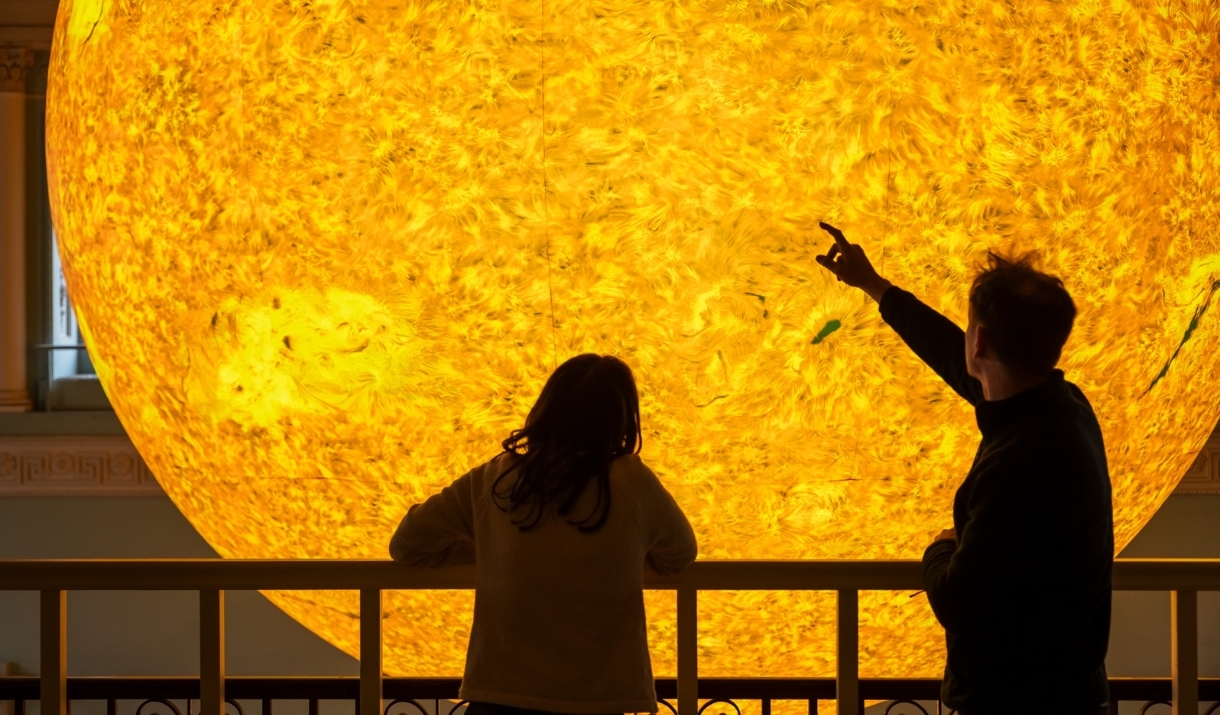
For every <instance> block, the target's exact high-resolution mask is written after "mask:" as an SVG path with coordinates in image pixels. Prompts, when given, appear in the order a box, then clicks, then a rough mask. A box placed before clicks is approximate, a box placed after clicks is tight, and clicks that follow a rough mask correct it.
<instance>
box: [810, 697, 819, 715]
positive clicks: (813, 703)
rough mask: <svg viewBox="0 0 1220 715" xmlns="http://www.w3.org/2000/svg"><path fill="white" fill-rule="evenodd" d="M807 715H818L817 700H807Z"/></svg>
mask: <svg viewBox="0 0 1220 715" xmlns="http://www.w3.org/2000/svg"><path fill="white" fill-rule="evenodd" d="M809 715H818V699H817V698H810V699H809Z"/></svg>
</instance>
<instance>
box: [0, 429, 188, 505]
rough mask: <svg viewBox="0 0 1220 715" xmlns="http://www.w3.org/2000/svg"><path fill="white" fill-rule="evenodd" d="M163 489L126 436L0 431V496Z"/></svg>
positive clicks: (138, 493)
mask: <svg viewBox="0 0 1220 715" xmlns="http://www.w3.org/2000/svg"><path fill="white" fill-rule="evenodd" d="M163 495H164V492H162V491H161V487H160V486H159V485H158V484H157V480H156V479H155V478H154V477H153V475H152V472H151V471H149V469H148V466H147V465H145V464H144V460H143V459H140V454H139V453H138V452H136V448H135V447H134V446H133V445H132V444H131V441H130V440H129V439H127V438H126V437H124V436H113V437H109V436H108V437H71V436H63V437H60V436H54V437H49V436H48V437H43V436H39V437H4V436H0V497H11V496H163Z"/></svg>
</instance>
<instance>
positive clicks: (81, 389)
mask: <svg viewBox="0 0 1220 715" xmlns="http://www.w3.org/2000/svg"><path fill="white" fill-rule="evenodd" d="M50 244H51V245H50V261H49V265H50V268H51V275H50V280H49V281H48V282H47V286H48V288H49V289H50V295H48V296H47V299H48V305H49V307H50V311H49V312H50V319H51V320H50V322H51V325H50V334H49V336H48V337H49V338H50V340H49V341H48V342H47V344H45V345H42V346H41V347H42V349H43V350H44V351H46V353H45V354H46V370H47V378H48V380H47V381H48V382H49V383H50V389H49V390H47V392H46V395H47V398H46V403H45V406H46V409H48V410H108V409H110V401H109V400H108V399H106V393H105V392H104V391H103V390H102V386H101V383H100V382H98V379H97V372H96V371H95V370H94V369H93V362H92V361H91V360H90V359H89V352H88V351H87V350H86V349H85V344H84V340H83V339H82V338H81V334H80V326H79V325H78V324H77V322H76V311H75V310H74V309H73V307H72V301H71V299H70V298H69V296H68V284H67V282H66V281H65V280H64V268H63V264H62V263H60V260H59V246H58V245H57V243H56V240H55V232H54V230H52V231H51V241H50Z"/></svg>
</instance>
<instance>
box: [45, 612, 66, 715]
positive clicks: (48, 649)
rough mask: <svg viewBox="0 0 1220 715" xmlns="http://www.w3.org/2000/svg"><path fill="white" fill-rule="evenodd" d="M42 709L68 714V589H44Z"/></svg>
mask: <svg viewBox="0 0 1220 715" xmlns="http://www.w3.org/2000/svg"><path fill="white" fill-rule="evenodd" d="M41 611H42V612H41V621H42V622H41V626H42V639H41V640H42V643H41V647H42V652H41V653H40V658H39V659H40V660H41V661H42V663H41V665H42V675H41V678H40V679H41V683H42V685H41V687H42V690H41V692H40V693H39V695H40V699H41V701H42V707H41V710H40V712H41V713H43V715H68V592H67V591H43V592H42V609H41Z"/></svg>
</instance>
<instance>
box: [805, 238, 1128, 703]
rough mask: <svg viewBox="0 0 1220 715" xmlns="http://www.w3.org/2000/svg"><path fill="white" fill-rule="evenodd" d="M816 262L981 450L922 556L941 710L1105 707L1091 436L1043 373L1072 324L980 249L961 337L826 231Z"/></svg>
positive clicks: (1097, 485) (1104, 616) (1077, 405)
mask: <svg viewBox="0 0 1220 715" xmlns="http://www.w3.org/2000/svg"><path fill="white" fill-rule="evenodd" d="M821 226H822V228H823V229H824V230H825V231H827V232H828V233H830V234H831V236H833V237H834V240H835V243H834V245H833V246H831V248H830V250H829V251H828V252H827V254H826V255H825V256H818V258H817V261H818V263H819V264H820V265H822V266H823V267H824V268H826V269H827V270H829V271H830V272H831V273H833V274H834V275H835V276H836V277H837V278H838V279H839V280H840V281H842V282H844V283H846V284H847V285H849V286H852V287H855V288H859V289H860V290H863V291H864V292H865V293H867V294H868V295H869V296H870V297H872V298H873V300H875V301H877V303H878V306H879V308H880V311H881V317H882V318H883V319H884V320H885V322H886V323H888V324H889V325H890V326H891V327H892V328H893V329H894V330H895V332H897V333H898V335H899V337H901V338H902V340H903V342H905V343H906V344H907V346H908V347H910V348H911V350H912V351H914V353H915V354H916V355H917V356H918V357H919V358H920V359H921V360H923V361H924V362H925V363H926V364H927V365H928V366H929V367H931V368H932V369H933V370H934V371H935V372H936V374H937V375H939V376H940V377H941V378H942V379H943V380H944V381H945V382H946V383H947V384H948V385H949V386H950V387H952V388H953V389H954V391H956V392H957V393H958V394H959V395H961V396H962V398H963V399H965V400H966V401H967V402H969V403H970V404H971V405H973V406H974V408H975V416H976V419H977V422H978V426H979V431H980V432H981V434H982V439H981V441H980V443H979V448H978V453H977V454H976V456H975V460H974V465H973V466H972V467H971V469H970V471H969V473H968V474H967V475H966V477H965V480H964V481H963V482H962V485H961V487H960V488H959V489H958V491H957V494H956V496H955V498H954V505H953V529H948V530H945V531H943V532H941V533H940V535H938V536H937V537H936V539H935V540H934V541H933V543H932V544H930V545H929V546H928V548H927V549H926V550H925V551H924V556H923V564H924V584H925V588H926V589H927V593H928V600H929V602H930V603H931V605H932V610H933V611H934V612H935V614H936V617H937V619H938V620H939V621H940V623H941V625H942V626H944V628H945V641H946V645H947V650H948V661H947V663H946V666H945V679H944V683H943V685H942V688H941V699H942V700H943V701H944V703H945V704H946V705H947V706H948V707H950V708H953V709H956V710H958V711H959V712H960V713H962V715H1009V714H1011V715H1017V714H1019V713H1028V712H1039V713H1051V714H1054V715H1086V714H1087V715H1101V714H1103V713H1107V712H1108V711H1109V688H1108V684H1107V680H1106V670H1105V656H1106V649H1107V645H1108V642H1109V632H1110V570H1111V564H1112V561H1113V558H1114V527H1113V518H1112V507H1111V500H1110V479H1109V471H1108V468H1107V466H1106V455H1105V447H1104V444H1103V442H1102V435H1101V429H1100V427H1099V426H1098V424H1097V419H1096V417H1095V416H1094V414H1093V409H1092V407H1091V406H1090V405H1089V402H1088V400H1087V399H1086V398H1085V396H1084V394H1083V393H1082V392H1081V391H1080V389H1079V388H1077V387H1076V386H1075V385H1074V384H1072V383H1071V382H1068V381H1067V380H1065V379H1064V375H1063V372H1062V371H1061V370H1057V369H1055V365H1056V364H1057V363H1058V361H1059V356H1060V353H1061V351H1062V348H1063V345H1064V343H1065V342H1066V341H1067V338H1068V335H1069V334H1070V333H1071V330H1072V323H1073V321H1074V319H1075V316H1076V308H1075V305H1074V304H1073V302H1072V299H1071V296H1069V295H1068V293H1067V291H1066V290H1065V289H1064V287H1063V283H1062V281H1060V280H1059V279H1058V278H1055V277H1053V276H1050V275H1047V274H1046V273H1042V272H1040V271H1038V270H1036V269H1035V268H1034V267H1033V265H1032V260H1031V259H1030V257H1028V256H1026V257H1021V258H1015V259H1013V258H1006V257H1003V256H1000V255H997V254H994V253H989V254H988V259H989V261H988V265H987V266H986V267H985V268H984V269H983V270H982V271H981V272H980V273H979V274H978V275H977V276H976V277H975V279H974V283H973V285H972V286H971V288H970V294H969V296H970V297H969V302H970V305H969V322H968V325H967V328H966V330H964V331H963V330H962V329H961V328H959V327H958V326H957V325H955V324H954V323H953V322H952V321H951V320H949V319H948V318H946V317H944V316H943V315H941V314H940V313H938V312H936V311H935V310H933V309H932V308H930V307H928V306H927V305H925V304H924V303H922V302H921V301H920V300H919V299H918V298H916V297H915V296H914V295H912V294H911V293H908V292H907V291H904V290H902V289H901V288H898V287H896V286H894V285H893V284H892V283H891V282H890V281H888V280H886V279H885V278H884V277H882V276H881V275H879V274H878V273H877V271H876V270H875V269H874V268H873V265H872V263H871V262H870V261H869V260H868V256H867V255H866V254H865V252H864V249H863V248H862V247H861V246H859V245H857V244H853V243H849V242H848V241H847V239H846V238H845V237H844V235H843V233H842V232H841V231H839V230H838V229H837V228H835V227H833V226H830V225H829V224H825V223H823V224H821Z"/></svg>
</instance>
